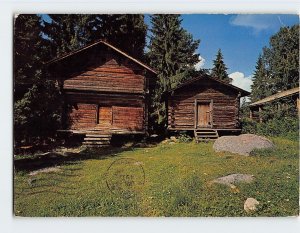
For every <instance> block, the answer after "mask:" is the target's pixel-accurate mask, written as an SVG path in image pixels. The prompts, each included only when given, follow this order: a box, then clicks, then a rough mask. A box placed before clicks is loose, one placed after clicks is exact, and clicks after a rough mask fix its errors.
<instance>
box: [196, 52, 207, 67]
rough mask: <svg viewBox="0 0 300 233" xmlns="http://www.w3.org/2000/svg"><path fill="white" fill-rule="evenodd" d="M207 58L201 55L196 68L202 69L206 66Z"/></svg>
mask: <svg viewBox="0 0 300 233" xmlns="http://www.w3.org/2000/svg"><path fill="white" fill-rule="evenodd" d="M204 64H205V59H204V58H203V57H201V56H200V55H199V62H198V63H197V64H196V65H195V68H196V70H200V69H202V68H203V67H204Z"/></svg>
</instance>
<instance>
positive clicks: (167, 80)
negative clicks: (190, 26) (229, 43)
mask: <svg viewBox="0 0 300 233" xmlns="http://www.w3.org/2000/svg"><path fill="white" fill-rule="evenodd" d="M181 22H182V20H181V19H180V15H167V14H164V15H153V16H151V23H152V28H151V30H150V31H151V33H152V34H151V36H150V44H149V50H150V51H149V54H148V55H149V60H150V64H151V66H152V67H153V68H154V69H155V70H156V71H157V72H158V79H159V81H158V83H157V88H156V93H155V97H154V100H153V103H154V106H153V108H154V109H155V110H154V115H155V117H156V118H157V119H156V121H157V123H158V124H161V125H162V126H163V127H164V126H165V124H166V114H165V112H166V111H165V106H164V104H162V103H161V96H162V94H163V93H164V92H166V91H168V90H170V89H171V88H173V87H176V86H177V85H178V84H180V83H181V82H183V81H184V79H186V78H189V77H190V74H191V73H192V72H193V71H195V68H194V66H195V64H196V63H197V62H199V54H197V53H196V50H197V48H198V46H199V43H200V41H199V40H194V39H193V37H192V35H191V34H190V33H188V32H187V31H186V30H184V29H183V28H182V26H181Z"/></svg>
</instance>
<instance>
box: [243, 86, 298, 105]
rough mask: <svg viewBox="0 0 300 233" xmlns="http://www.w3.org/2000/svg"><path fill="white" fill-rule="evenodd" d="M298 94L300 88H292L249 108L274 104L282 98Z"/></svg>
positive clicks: (257, 102) (259, 101)
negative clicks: (269, 103)
mask: <svg viewBox="0 0 300 233" xmlns="http://www.w3.org/2000/svg"><path fill="white" fill-rule="evenodd" d="M296 94H297V95H299V87H295V88H292V89H289V90H286V91H282V92H279V93H276V94H274V95H270V96H268V97H266V98H263V99H261V100H258V101H256V102H254V103H252V104H250V105H249V106H250V107H253V106H258V105H263V104H265V103H268V102H272V101H273V100H277V99H281V98H284V97H288V96H292V95H296Z"/></svg>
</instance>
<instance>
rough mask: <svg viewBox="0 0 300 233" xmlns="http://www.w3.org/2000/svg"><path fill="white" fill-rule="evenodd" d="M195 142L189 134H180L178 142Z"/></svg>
mask: <svg viewBox="0 0 300 233" xmlns="http://www.w3.org/2000/svg"><path fill="white" fill-rule="evenodd" d="M192 140H193V138H192V137H191V136H190V135H188V134H187V133H180V134H179V135H178V141H179V142H191V141H192Z"/></svg>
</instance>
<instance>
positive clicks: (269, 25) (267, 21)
mask: <svg viewBox="0 0 300 233" xmlns="http://www.w3.org/2000/svg"><path fill="white" fill-rule="evenodd" d="M230 24H231V25H234V26H242V27H249V28H252V29H253V30H254V32H255V33H258V32H260V31H263V30H267V29H275V28H277V27H278V26H280V24H281V23H280V19H279V18H278V17H277V16H276V15H247V14H245V15H237V16H234V17H233V18H231V20H230Z"/></svg>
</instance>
